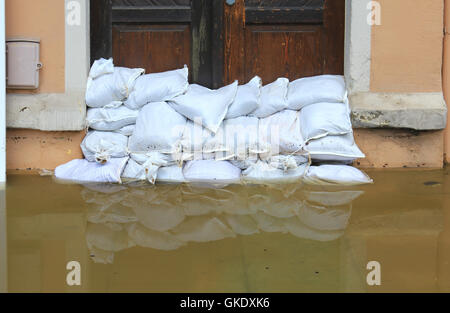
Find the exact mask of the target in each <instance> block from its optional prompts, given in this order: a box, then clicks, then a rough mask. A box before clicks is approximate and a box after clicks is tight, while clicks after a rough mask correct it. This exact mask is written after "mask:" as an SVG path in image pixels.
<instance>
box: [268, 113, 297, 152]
mask: <svg viewBox="0 0 450 313" xmlns="http://www.w3.org/2000/svg"><path fill="white" fill-rule="evenodd" d="M300 126H301V125H300V115H299V112H297V111H292V110H284V111H281V112H278V113H276V114H273V115H271V116H269V117H266V118H263V119H260V120H259V142H260V145H261V146H262V147H263V148H264V150H267V151H268V152H267V153H262V154H263V156H262V158H265V157H266V156H271V155H278V154H291V153H299V152H301V150H302V148H303V146H304V140H303V137H302V134H301V127H300Z"/></svg>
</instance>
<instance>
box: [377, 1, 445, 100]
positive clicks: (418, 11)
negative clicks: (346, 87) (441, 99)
mask: <svg viewBox="0 0 450 313" xmlns="http://www.w3.org/2000/svg"><path fill="white" fill-rule="evenodd" d="M379 3H380V5H381V25H374V26H373V27H372V62H371V80H370V90H371V91H372V92H415V93H417V92H440V91H442V79H441V77H442V75H441V68H442V38H443V31H442V30H443V28H444V25H443V22H444V19H443V12H444V2H443V1H442V0H427V1H423V0H379Z"/></svg>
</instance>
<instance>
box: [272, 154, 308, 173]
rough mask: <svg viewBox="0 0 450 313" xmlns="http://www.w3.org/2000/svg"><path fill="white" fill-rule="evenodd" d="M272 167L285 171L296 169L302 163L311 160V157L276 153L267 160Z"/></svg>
mask: <svg viewBox="0 0 450 313" xmlns="http://www.w3.org/2000/svg"><path fill="white" fill-rule="evenodd" d="M264 161H266V162H267V163H268V164H269V165H270V166H271V167H274V168H278V169H280V170H283V171H287V170H292V169H296V168H297V167H299V166H300V165H302V164H305V163H308V162H309V157H308V156H307V155H306V154H305V155H297V154H294V155H275V156H272V157H270V158H268V159H266V160H264Z"/></svg>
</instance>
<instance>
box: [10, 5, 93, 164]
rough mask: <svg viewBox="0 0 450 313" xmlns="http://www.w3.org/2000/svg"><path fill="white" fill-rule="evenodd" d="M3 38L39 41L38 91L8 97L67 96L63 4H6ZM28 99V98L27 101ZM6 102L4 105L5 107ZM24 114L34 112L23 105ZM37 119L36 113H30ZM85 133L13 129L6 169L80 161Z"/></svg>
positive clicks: (14, 91) (14, 92) (23, 92)
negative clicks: (21, 95)
mask: <svg viewBox="0 0 450 313" xmlns="http://www.w3.org/2000/svg"><path fill="white" fill-rule="evenodd" d="M5 4H6V37H7V38H14V37H31V38H39V39H40V40H41V47H40V59H41V62H42V63H43V65H44V66H43V68H42V70H41V71H40V87H39V89H37V90H11V89H10V90H7V92H8V94H9V95H13V94H28V95H30V96H31V97H35V98H36V99H37V98H38V97H40V96H43V97H45V96H47V95H50V96H51V95H54V94H61V97H64V94H65V92H66V79H65V77H66V71H65V62H66V59H65V58H66V55H65V4H64V1H62V0H6V3H5ZM28 99H30V98H28ZM8 104H9V103H8V101H7V105H8ZM23 106H24V107H23V109H22V110H23V111H22V112H21V113H23V114H25V113H26V112H27V111H31V110H33V108H32V107H31V104H30V106H27V101H25V102H24V104H23ZM30 114H31V115H36V114H37V113H36V112H31V113H30ZM84 134H85V132H84V131H69V132H50V131H40V130H34V129H12V128H9V129H8V130H7V133H6V137H7V139H6V142H7V148H6V151H7V169H8V171H9V172H11V171H14V170H16V169H21V170H23V169H33V170H34V169H54V168H55V167H56V166H58V165H60V164H62V163H64V162H68V161H70V160H72V159H74V158H81V157H82V153H81V150H80V147H79V145H80V142H81V141H82V139H83V137H84Z"/></svg>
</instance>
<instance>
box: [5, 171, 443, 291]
mask: <svg viewBox="0 0 450 313" xmlns="http://www.w3.org/2000/svg"><path fill="white" fill-rule="evenodd" d="M367 173H368V174H369V175H370V176H371V177H372V178H373V179H374V181H375V183H374V184H373V185H367V186H360V187H342V188H330V187H314V188H313V187H307V186H302V185H295V186H291V185H290V186H278V187H261V186H258V187H256V186H229V187H227V188H224V189H199V188H194V187H190V186H186V185H182V186H172V185H159V186H155V187H152V186H104V185H78V184H61V183H58V182H55V181H54V180H53V179H52V177H40V176H24V175H10V176H9V177H8V183H7V185H6V190H4V191H2V193H1V197H0V199H1V201H0V203H1V204H2V205H3V206H2V208H1V210H0V212H1V215H0V223H1V224H0V290H1V291H10V292H31V291H33V292H53V291H57V292H80V291H81V292H141V291H142V292H417V291H423V292H443V291H445V292H448V291H450V176H449V173H450V171H449V169H446V170H406V169H402V170H372V171H367ZM5 207H6V208H5ZM70 261H76V262H78V263H79V264H80V275H81V285H80V286H68V285H67V282H66V276H67V274H68V272H69V271H68V270H67V269H66V265H67V263H68V262H70ZM370 261H376V262H378V263H379V264H380V272H379V273H380V275H381V276H380V277H381V280H380V282H381V285H378V286H377V285H375V286H369V285H368V283H367V276H368V274H369V272H370V270H368V269H367V264H368V263H369V262H370ZM370 277H372V276H370Z"/></svg>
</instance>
